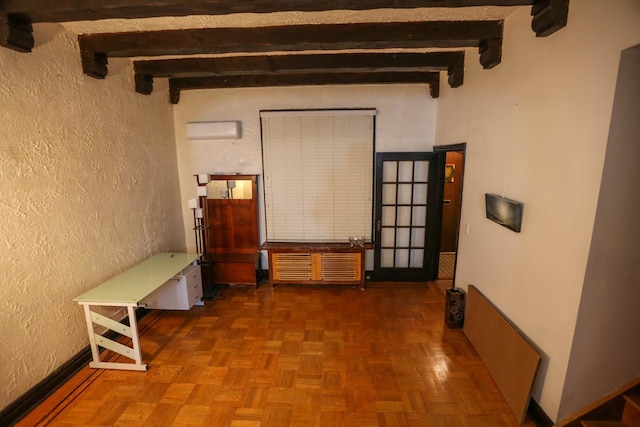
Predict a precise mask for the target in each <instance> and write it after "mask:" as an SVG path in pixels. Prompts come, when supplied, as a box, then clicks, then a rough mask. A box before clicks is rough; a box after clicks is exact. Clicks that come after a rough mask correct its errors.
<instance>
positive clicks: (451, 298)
mask: <svg viewBox="0 0 640 427" xmlns="http://www.w3.org/2000/svg"><path fill="white" fill-rule="evenodd" d="M465 300H466V294H465V293H464V291H463V290H461V289H456V288H447V293H446V302H445V307H444V323H445V324H446V325H447V326H448V327H449V328H451V329H459V328H462V326H464V310H465Z"/></svg>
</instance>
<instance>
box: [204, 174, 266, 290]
mask: <svg viewBox="0 0 640 427" xmlns="http://www.w3.org/2000/svg"><path fill="white" fill-rule="evenodd" d="M209 179H210V180H209V184H208V185H207V203H206V207H205V213H204V214H205V215H206V220H207V226H208V230H207V232H206V233H205V245H206V249H207V254H206V258H207V259H208V261H210V262H211V263H212V266H213V283H215V284H232V285H254V286H255V285H256V284H257V283H258V281H257V277H258V271H259V258H260V254H259V235H258V176H257V175H210V177H209Z"/></svg>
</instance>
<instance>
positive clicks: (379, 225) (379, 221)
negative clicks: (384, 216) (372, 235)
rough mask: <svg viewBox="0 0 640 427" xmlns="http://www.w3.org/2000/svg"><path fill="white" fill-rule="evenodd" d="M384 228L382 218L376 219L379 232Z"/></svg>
mask: <svg viewBox="0 0 640 427" xmlns="http://www.w3.org/2000/svg"><path fill="white" fill-rule="evenodd" d="M380 230H382V220H377V221H376V231H377V232H378V233H379V232H380Z"/></svg>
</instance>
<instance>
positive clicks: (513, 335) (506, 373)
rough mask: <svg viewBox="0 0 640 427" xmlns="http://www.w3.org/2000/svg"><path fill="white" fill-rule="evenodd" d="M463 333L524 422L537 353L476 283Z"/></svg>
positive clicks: (538, 359)
mask: <svg viewBox="0 0 640 427" xmlns="http://www.w3.org/2000/svg"><path fill="white" fill-rule="evenodd" d="M464 333H465V335H466V336H467V338H469V341H471V344H473V346H474V347H475V349H476V351H477V352H478V355H479V356H480V358H481V359H482V362H483V363H484V364H485V366H486V367H487V368H488V369H489V372H490V373H491V376H492V377H493V380H494V381H495V382H496V384H497V385H498V388H499V389H500V392H501V393H502V395H503V396H504V399H505V400H506V401H507V404H508V405H509V407H510V408H511V410H512V411H513V413H514V414H515V416H516V418H517V419H518V420H519V421H520V423H523V422H524V420H525V416H526V413H527V407H528V406H529V399H530V397H531V389H532V388H533V382H534V380H535V377H536V372H537V371H538V366H539V364H540V354H539V353H538V351H537V350H536V349H535V348H534V346H533V345H532V344H531V343H530V342H529V341H528V339H527V338H526V337H525V336H524V335H523V334H522V333H521V332H520V331H519V330H518V329H517V327H516V326H515V325H513V324H512V323H511V322H510V321H509V319H507V318H506V317H505V316H504V315H503V314H502V313H501V312H500V311H499V310H498V309H497V308H496V307H495V306H494V305H493V304H492V303H491V301H489V300H488V299H487V298H486V297H485V296H484V295H483V294H482V293H481V292H480V291H479V290H478V289H477V288H476V287H475V286H473V285H469V289H468V295H467V308H466V313H465V322H464Z"/></svg>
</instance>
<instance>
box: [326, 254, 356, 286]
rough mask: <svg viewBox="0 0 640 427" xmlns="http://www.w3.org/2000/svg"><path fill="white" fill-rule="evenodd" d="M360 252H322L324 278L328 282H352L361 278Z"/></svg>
mask: <svg viewBox="0 0 640 427" xmlns="http://www.w3.org/2000/svg"><path fill="white" fill-rule="evenodd" d="M359 273H360V254H359V253H330V254H322V280H324V281H327V282H345V281H348V282H352V281H354V280H360V278H359V276H360V274H359Z"/></svg>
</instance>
